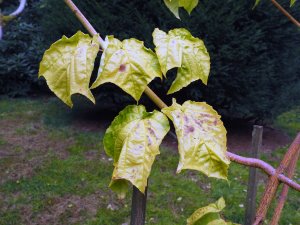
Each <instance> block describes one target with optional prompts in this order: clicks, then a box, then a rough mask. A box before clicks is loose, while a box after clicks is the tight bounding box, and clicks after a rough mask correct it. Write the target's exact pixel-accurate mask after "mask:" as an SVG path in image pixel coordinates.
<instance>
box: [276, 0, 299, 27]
mask: <svg viewBox="0 0 300 225" xmlns="http://www.w3.org/2000/svg"><path fill="white" fill-rule="evenodd" d="M271 2H272V3H273V5H275V6H276V8H277V9H279V10H280V12H282V14H283V15H285V16H286V17H287V18H288V19H289V20H290V21H291V22H292V23H293V24H295V25H296V26H297V27H299V28H300V22H299V21H298V20H296V19H295V18H294V17H293V16H292V15H291V14H290V13H289V12H288V11H286V10H285V9H284V8H283V7H282V6H281V5H280V4H279V3H278V2H277V1H276V0H271Z"/></svg>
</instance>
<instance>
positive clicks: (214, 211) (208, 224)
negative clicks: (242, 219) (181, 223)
mask: <svg viewBox="0 0 300 225" xmlns="http://www.w3.org/2000/svg"><path fill="white" fill-rule="evenodd" d="M224 208H225V201H224V199H223V198H220V199H219V200H218V201H217V202H215V203H212V204H209V205H208V206H205V207H202V208H199V209H197V210H196V211H195V212H194V213H193V214H192V215H191V216H190V217H189V218H188V219H187V225H233V223H231V222H225V221H224V220H223V219H221V217H220V215H219V213H220V212H221V211H222V210H223V209H224Z"/></svg>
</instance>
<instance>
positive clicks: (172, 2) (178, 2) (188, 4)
mask: <svg viewBox="0 0 300 225" xmlns="http://www.w3.org/2000/svg"><path fill="white" fill-rule="evenodd" d="M164 2H165V4H166V6H167V7H168V8H169V10H170V11H171V12H172V13H173V14H174V15H175V17H176V18H178V19H180V17H179V12H178V11H179V7H183V8H184V9H185V10H186V11H187V12H188V13H189V14H191V12H192V11H193V9H194V8H195V7H196V6H197V5H198V2H199V0H164Z"/></svg>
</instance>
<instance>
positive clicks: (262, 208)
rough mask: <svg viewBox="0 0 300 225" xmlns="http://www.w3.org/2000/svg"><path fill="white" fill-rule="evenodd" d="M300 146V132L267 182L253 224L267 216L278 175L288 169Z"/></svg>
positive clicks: (260, 221) (277, 183) (258, 222)
mask: <svg viewBox="0 0 300 225" xmlns="http://www.w3.org/2000/svg"><path fill="white" fill-rule="evenodd" d="M299 146H300V133H299V134H298V135H297V137H296V138H295V140H294V141H293V143H292V144H291V146H290V147H289V149H288V151H287V152H286V154H285V155H284V157H283V159H282V161H281V163H280V165H279V167H278V168H277V169H276V171H275V174H274V175H272V176H271V177H270V178H269V180H268V183H267V186H266V189H265V191H264V194H263V196H262V199H261V201H260V204H259V207H258V210H257V212H256V217H255V222H254V223H253V225H258V224H261V223H262V222H263V220H264V218H265V217H266V214H267V211H268V209H269V207H270V205H271V202H272V200H273V198H274V197H275V195H276V191H277V189H278V186H279V179H278V176H279V175H280V174H282V173H284V172H285V171H286V169H287V168H288V165H289V164H290V162H291V161H292V159H293V158H294V157H295V156H296V155H297V153H298V150H299Z"/></svg>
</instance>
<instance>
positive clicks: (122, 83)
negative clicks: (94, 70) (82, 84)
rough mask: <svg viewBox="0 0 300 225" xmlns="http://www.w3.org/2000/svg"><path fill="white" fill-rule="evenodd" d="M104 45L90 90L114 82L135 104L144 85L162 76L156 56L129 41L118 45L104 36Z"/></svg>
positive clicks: (110, 37)
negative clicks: (95, 77) (97, 70)
mask: <svg viewBox="0 0 300 225" xmlns="http://www.w3.org/2000/svg"><path fill="white" fill-rule="evenodd" d="M105 43H106V45H107V47H106V48H105V49H104V53H103V55H102V57H101V62H100V68H99V72H98V77H97V79H96V81H95V82H94V84H93V85H92V88H96V87H98V86H99V85H101V84H104V83H107V82H110V83H114V84H116V85H118V86H119V87H120V88H122V89H123V90H124V91H125V92H127V93H128V94H130V95H131V96H132V97H133V98H134V99H135V100H136V101H138V100H139V99H140V97H141V95H142V93H143V92H144V90H145V88H146V87H147V85H148V83H150V82H151V81H152V80H153V79H154V78H155V77H160V78H161V77H162V76H161V70H160V66H159V63H158V60H157V57H156V55H155V54H154V53H153V52H152V51H151V50H150V49H147V48H145V47H144V43H143V42H142V41H139V40H136V39H133V38H131V39H128V40H124V41H123V42H121V41H119V40H118V39H116V38H114V37H113V36H107V37H106V39H105Z"/></svg>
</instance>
